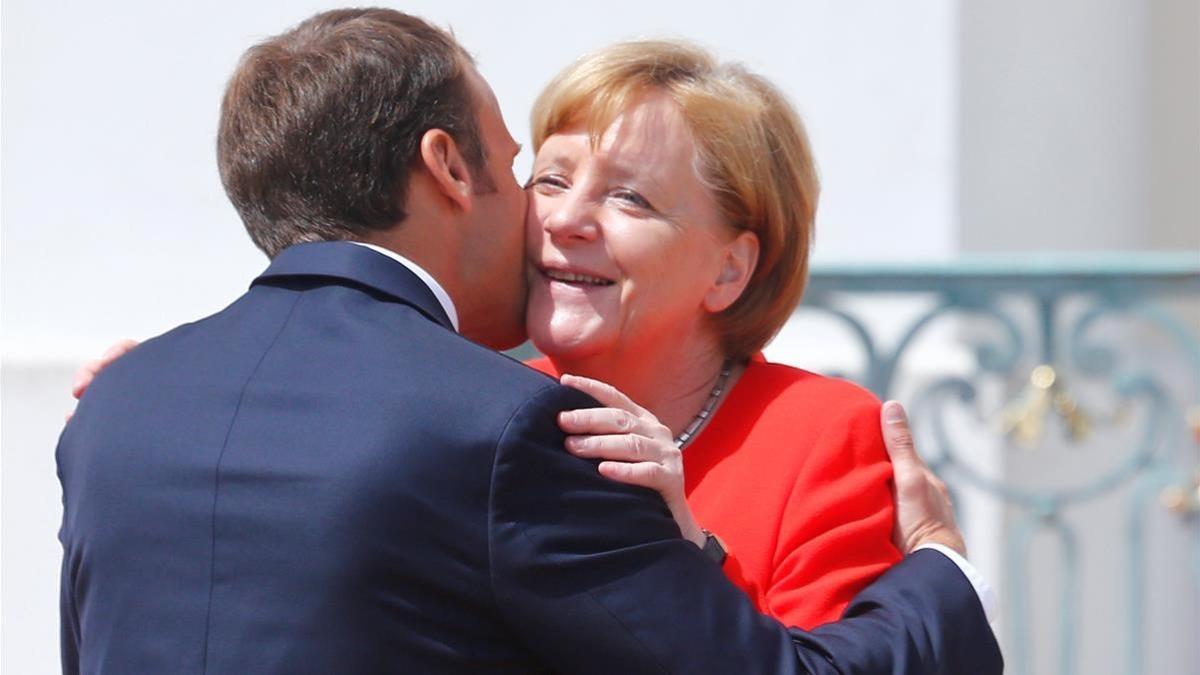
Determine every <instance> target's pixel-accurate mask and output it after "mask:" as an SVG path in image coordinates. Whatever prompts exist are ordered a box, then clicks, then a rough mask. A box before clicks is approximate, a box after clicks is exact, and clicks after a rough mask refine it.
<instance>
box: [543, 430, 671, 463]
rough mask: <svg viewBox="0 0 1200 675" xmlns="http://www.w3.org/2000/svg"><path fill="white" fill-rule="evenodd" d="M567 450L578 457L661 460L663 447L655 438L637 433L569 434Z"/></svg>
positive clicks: (628, 460) (640, 460) (643, 460)
mask: <svg viewBox="0 0 1200 675" xmlns="http://www.w3.org/2000/svg"><path fill="white" fill-rule="evenodd" d="M566 445H567V450H570V451H571V454H573V455H576V456H578V457H587V458H589V459H607V460H614V461H618V462H661V461H662V459H663V452H662V448H661V447H660V446H659V445H658V444H657V443H655V442H654V441H653V440H651V439H649V438H646V437H645V436H639V435H637V434H610V435H602V436H568V437H567V441H566Z"/></svg>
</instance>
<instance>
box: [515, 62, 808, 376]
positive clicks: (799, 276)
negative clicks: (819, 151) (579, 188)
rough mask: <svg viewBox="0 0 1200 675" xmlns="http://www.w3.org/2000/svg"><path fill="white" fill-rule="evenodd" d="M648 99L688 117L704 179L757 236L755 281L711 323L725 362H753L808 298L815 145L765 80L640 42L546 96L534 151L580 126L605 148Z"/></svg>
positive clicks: (535, 119)
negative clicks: (667, 99)
mask: <svg viewBox="0 0 1200 675" xmlns="http://www.w3.org/2000/svg"><path fill="white" fill-rule="evenodd" d="M647 90H659V91H663V92H666V93H667V94H668V95H669V96H671V98H672V99H673V100H674V102H675V104H676V105H677V106H678V107H679V110H680V111H681V112H682V114H683V117H684V119H685V120H686V121H687V123H688V125H689V127H690V130H691V132H692V137H693V138H694V139H695V142H696V146H697V147H696V152H697V160H698V167H697V168H698V170H699V174H700V177H701V179H702V180H703V181H704V182H705V184H706V185H707V186H708V188H709V190H710V191H711V192H712V194H713V196H714V198H715V199H716V201H717V205H718V207H719V208H720V210H721V212H722V215H723V216H724V218H725V219H726V221H727V222H728V223H729V225H730V226H731V227H733V228H734V229H736V230H748V231H750V232H753V233H754V234H755V235H756V236H757V237H758V240H759V258H758V265H757V267H756V268H755V271H754V274H753V275H752V276H751V278H750V282H749V283H748V284H747V286H746V289H745V290H744V291H743V293H742V295H741V297H740V298H738V300H737V301H736V302H735V303H734V304H733V305H731V306H730V307H729V308H728V309H726V310H724V311H723V312H720V313H719V314H716V315H714V316H713V318H712V321H713V326H714V328H715V330H716V333H717V335H718V338H719V339H720V341H721V346H722V349H723V350H724V352H725V355H726V356H727V357H730V358H735V359H744V358H746V357H748V356H750V355H752V354H754V353H756V352H758V351H759V350H760V349H762V348H763V347H764V346H765V345H766V344H767V343H768V342H770V340H771V338H773V337H775V335H776V333H778V332H779V330H780V329H781V328H783V325H784V323H786V322H787V320H788V317H790V316H791V314H792V312H793V311H794V310H795V308H796V306H797V305H798V304H799V303H800V299H801V297H802V296H803V295H804V286H805V283H806V281H807V279H808V256H809V251H810V249H811V247H812V239H813V219H814V216H815V214H816V209H817V195H818V193H819V192H820V185H819V181H818V179H817V172H816V167H815V165H814V163H813V158H812V152H811V150H810V148H809V142H808V136H807V135H806V134H805V132H804V125H803V124H802V123H801V122H800V118H799V116H798V115H797V114H796V111H795V110H793V109H792V107H791V105H790V104H789V103H788V101H787V99H786V98H785V97H784V95H783V94H782V93H781V92H780V91H779V90H778V89H776V88H775V86H774V85H772V84H771V83H770V82H768V81H767V80H766V79H765V78H763V77H761V76H759V75H755V74H754V73H751V72H749V71H747V70H746V69H745V68H744V67H742V66H741V65H739V64H725V63H720V62H719V61H717V60H716V58H715V57H714V56H713V55H712V54H710V53H709V52H707V51H705V50H704V49H702V48H700V47H698V46H696V45H693V44H690V43H687V42H683V41H675V40H639V41H634V42H623V43H619V44H616V45H612V46H611V47H607V48H605V49H601V50H600V51H597V52H594V53H592V54H589V55H587V56H584V57H583V58H581V59H580V60H578V61H576V62H575V63H574V64H572V65H571V66H569V67H567V69H566V70H564V71H563V72H561V73H559V74H558V76H557V77H555V78H554V79H553V80H552V81H551V82H550V84H549V85H547V86H546V89H545V90H543V91H542V93H541V95H540V96H539V97H538V100H537V102H536V103H535V104H534V106H533V113H532V116H531V124H532V133H533V144H534V149H535V150H537V149H539V148H541V146H542V143H543V142H545V140H546V138H548V137H549V136H550V135H552V134H554V133H556V132H558V131H562V130H564V129H566V128H569V127H571V126H574V125H576V124H584V125H586V128H587V131H588V133H589V135H590V136H591V140H592V143H593V145H594V144H596V143H598V142H599V140H600V137H601V136H602V135H603V133H604V131H605V130H606V129H607V128H608V127H609V125H610V124H612V122H613V120H615V119H616V117H617V116H618V115H620V114H621V113H622V112H623V111H624V110H626V109H627V108H628V107H629V106H631V105H632V104H633V103H634V102H635V101H636V100H637V99H638V98H639V97H640V96H641V95H642V94H643V93H645V92H646V91H647Z"/></svg>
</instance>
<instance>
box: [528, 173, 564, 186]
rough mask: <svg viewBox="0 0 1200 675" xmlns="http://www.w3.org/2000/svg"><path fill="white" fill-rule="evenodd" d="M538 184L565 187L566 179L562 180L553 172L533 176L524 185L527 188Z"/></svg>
mask: <svg viewBox="0 0 1200 675" xmlns="http://www.w3.org/2000/svg"><path fill="white" fill-rule="evenodd" d="M538 185H543V186H546V187H551V188H557V189H559V190H565V189H567V181H565V180H563V179H562V177H560V176H555V175H553V174H550V175H546V176H534V177H533V178H530V179H529V183H527V184H526V185H525V187H526V188H527V189H528V188H531V187H535V186H538Z"/></svg>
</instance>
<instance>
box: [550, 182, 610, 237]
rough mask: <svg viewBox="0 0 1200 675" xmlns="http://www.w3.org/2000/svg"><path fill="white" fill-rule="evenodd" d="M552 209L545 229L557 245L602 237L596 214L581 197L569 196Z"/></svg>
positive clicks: (558, 201) (560, 200)
mask: <svg viewBox="0 0 1200 675" xmlns="http://www.w3.org/2000/svg"><path fill="white" fill-rule="evenodd" d="M556 202H557V203H555V204H553V205H552V206H551V207H550V211H549V212H548V213H547V215H546V219H545V221H544V223H543V227H544V228H545V229H546V233H547V234H549V235H550V238H551V240H553V241H554V242H555V243H560V244H565V243H583V242H590V241H595V240H596V238H597V237H598V236H599V235H600V225H599V223H598V222H596V214H595V212H594V211H593V209H592V208H591V207H590V206H589V205H588V203H587V200H586V199H584V198H583V197H582V196H581V195H577V194H568V195H564V196H563V198H562V199H559V200H556Z"/></svg>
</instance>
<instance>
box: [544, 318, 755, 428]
mask: <svg viewBox="0 0 1200 675" xmlns="http://www.w3.org/2000/svg"><path fill="white" fill-rule="evenodd" d="M668 343H669V344H668ZM550 361H551V362H552V363H553V364H554V366H555V369H556V370H558V372H560V373H570V374H572V375H583V376H584V377H590V378H593V379H596V380H601V381H603V382H607V383H609V384H611V385H612V386H614V387H616V388H617V389H619V390H621V392H622V393H624V394H625V395H626V396H628V397H629V398H631V399H633V401H634V402H635V403H637V404H638V405H640V406H642V407H643V408H646V409H647V410H649V411H650V412H652V413H654V415H655V417H657V418H658V420H659V421H660V422H662V423H663V424H665V425H666V426H667V427H668V428H669V429H670V430H671V433H672V435H675V436H678V435H679V434H680V432H682V431H683V429H684V428H685V427H687V425H688V424H689V423H691V421H692V420H693V419H695V417H696V415H697V414H698V413H699V412H700V409H701V408H703V407H704V404H705V403H706V402H707V401H708V398H709V396H710V395H711V394H712V389H713V385H714V384H715V383H716V381H717V379H718V377H719V376H720V373H721V367H722V365H723V364H724V362H725V357H724V356H723V355H722V353H721V349H720V346H719V344H718V343H717V341H716V340H715V339H713V338H708V337H706V336H699V335H692V336H691V337H690V338H685V339H684V340H683V341H682V343H681V342H680V340H679V339H678V337H675V338H674V339H672V340H663V341H659V342H658V343H656V344H653V345H646V344H643V345H639V346H638V348H637V349H620V348H618V349H613V350H609V351H607V352H605V353H603V354H597V355H594V356H590V357H585V358H580V359H573V360H572V359H563V358H558V357H554V356H551V357H550ZM738 370H740V369H738ZM738 370H735V374H734V376H733V377H731V378H730V379H729V380H728V382H727V384H726V386H725V390H726V391H728V390H729V389H730V388H731V387H732V385H733V382H734V381H735V380H736V379H737V375H738V374H740V373H739V372H738Z"/></svg>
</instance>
